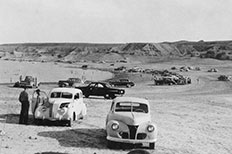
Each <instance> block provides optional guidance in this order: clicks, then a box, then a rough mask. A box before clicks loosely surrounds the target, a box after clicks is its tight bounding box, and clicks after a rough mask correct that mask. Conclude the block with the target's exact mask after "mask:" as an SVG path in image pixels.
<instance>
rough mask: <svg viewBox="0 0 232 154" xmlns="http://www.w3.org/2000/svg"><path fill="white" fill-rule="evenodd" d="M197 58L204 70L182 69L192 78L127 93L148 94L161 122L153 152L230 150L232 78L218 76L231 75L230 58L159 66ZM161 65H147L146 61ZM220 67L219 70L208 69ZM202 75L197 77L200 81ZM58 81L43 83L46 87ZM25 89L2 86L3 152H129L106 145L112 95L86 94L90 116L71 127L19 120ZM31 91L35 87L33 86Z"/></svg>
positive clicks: (225, 153) (143, 86)
mask: <svg viewBox="0 0 232 154" xmlns="http://www.w3.org/2000/svg"><path fill="white" fill-rule="evenodd" d="M183 63H184V64H185V65H187V64H189V65H193V64H197V66H200V67H201V68H202V69H201V71H190V72H185V73H183V74H184V75H188V76H190V77H191V78H192V81H193V82H192V84H190V85H183V86H182V85H180V86H154V85H153V83H152V81H149V80H147V81H143V82H138V83H136V86H135V87H132V88H126V96H136V97H145V98H147V99H148V100H149V101H150V105H151V109H152V118H153V121H154V122H155V123H156V124H157V127H158V141H157V143H156V150H148V149H145V150H147V151H149V152H150V153H154V154H215V153H220V154H231V153H232V146H231V145H232V140H231V138H232V82H222V81H217V77H218V76H219V75H220V74H229V73H231V75H232V71H229V70H232V64H231V62H229V61H228V62H225V61H224V62H220V61H215V62H214V61H212V60H208V61H207V60H205V61H201V63H199V61H195V60H194V61H182V62H175V63H161V64H158V66H159V68H171V66H173V65H174V64H175V65H177V66H178V65H182V64H183ZM148 66H149V67H154V68H155V67H157V65H156V66H155V65H153V64H150V65H146V66H144V67H148ZM211 67H216V68H218V69H219V72H217V73H208V72H207V69H208V68H211ZM197 78H199V79H200V80H199V82H197V80H196V79H197ZM52 87H56V85H42V87H41V88H40V89H45V91H48V90H49V89H51V88H52ZM20 91H21V89H15V88H11V87H8V86H5V85H1V86H0V131H1V133H0V134H1V135H0V137H1V140H0V153H1V154H16V153H17V154H36V153H44V154H48V153H49V152H51V153H53V154H66V153H67V154H74V153H75V154H76V153H78V154H81V153H83V154H93V153H96V154H104V153H105V154H108V153H110V154H119V153H120V154H124V153H125V154H126V153H128V152H129V151H130V149H127V150H110V149H108V148H107V147H106V139H105V137H106V136H105V130H104V129H105V118H106V115H107V112H108V111H109V108H110V103H111V101H110V100H105V99H103V98H101V97H90V98H88V99H84V102H85V103H86V104H87V108H88V116H87V118H86V119H84V120H83V121H79V122H75V123H74V125H73V126H72V127H71V128H70V127H61V126H36V125H33V124H32V123H30V125H28V126H25V125H19V124H18V119H19V115H18V114H19V110H20V104H19V102H18V101H17V97H18V94H19V93H20ZM29 93H32V90H30V91H29Z"/></svg>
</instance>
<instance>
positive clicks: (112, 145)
mask: <svg viewBox="0 0 232 154" xmlns="http://www.w3.org/2000/svg"><path fill="white" fill-rule="evenodd" d="M107 147H108V148H109V149H117V148H118V143H117V142H114V141H109V140H107Z"/></svg>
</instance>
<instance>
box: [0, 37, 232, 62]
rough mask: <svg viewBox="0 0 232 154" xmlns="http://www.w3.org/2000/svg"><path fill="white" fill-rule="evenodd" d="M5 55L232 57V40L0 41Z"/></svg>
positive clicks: (17, 57)
mask: <svg viewBox="0 0 232 154" xmlns="http://www.w3.org/2000/svg"><path fill="white" fill-rule="evenodd" d="M0 57H1V59H6V60H7V59H9V60H34V61H59V62H69V63H72V62H85V61H87V62H90V61H91V62H155V61H158V60H162V59H175V58H186V57H201V58H215V59H219V60H231V59H232V41H211V42H204V41H198V42H189V41H178V42H162V43H127V44H91V43H23V44H2V45H0Z"/></svg>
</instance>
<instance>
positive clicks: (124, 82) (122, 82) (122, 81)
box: [109, 79, 135, 88]
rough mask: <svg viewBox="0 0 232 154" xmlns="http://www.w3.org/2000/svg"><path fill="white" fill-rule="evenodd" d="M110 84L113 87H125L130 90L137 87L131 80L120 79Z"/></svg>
mask: <svg viewBox="0 0 232 154" xmlns="http://www.w3.org/2000/svg"><path fill="white" fill-rule="evenodd" d="M109 84H110V85H112V86H125V87H128V88H130V87H133V86H134V85H135V84H134V82H132V81H130V80H129V79H119V80H115V81H110V82H109Z"/></svg>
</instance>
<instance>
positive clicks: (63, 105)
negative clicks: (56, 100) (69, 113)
mask: <svg viewBox="0 0 232 154" xmlns="http://www.w3.org/2000/svg"><path fill="white" fill-rule="evenodd" d="M69 104H70V103H62V104H61V105H60V108H61V109H62V108H64V107H66V108H68V107H69Z"/></svg>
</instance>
